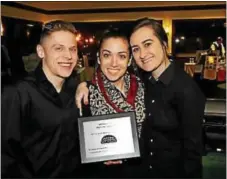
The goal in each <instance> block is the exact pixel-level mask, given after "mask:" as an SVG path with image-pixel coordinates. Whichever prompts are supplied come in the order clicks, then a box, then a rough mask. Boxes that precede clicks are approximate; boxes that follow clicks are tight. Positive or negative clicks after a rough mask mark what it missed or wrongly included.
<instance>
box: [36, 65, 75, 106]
mask: <svg viewBox="0 0 227 179" xmlns="http://www.w3.org/2000/svg"><path fill="white" fill-rule="evenodd" d="M35 78H36V82H37V84H38V86H39V87H40V88H41V89H42V90H44V91H45V93H46V94H47V95H48V96H51V97H52V98H53V99H54V100H57V101H58V100H59V99H58V98H59V95H61V96H62V95H63V96H64V98H66V99H67V100H68V98H69V97H70V98H71V96H73V95H74V94H75V90H76V86H77V81H76V78H75V74H74V73H73V74H72V75H70V77H68V78H66V79H65V82H64V84H63V86H62V90H61V92H60V93H57V91H56V89H55V88H54V86H53V84H52V83H51V82H50V81H49V80H48V79H47V77H46V75H45V73H44V71H43V69H42V63H39V65H38V66H37V68H36V69H35ZM58 103H59V102H58Z"/></svg>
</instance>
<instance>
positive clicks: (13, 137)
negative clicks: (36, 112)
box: [1, 87, 21, 177]
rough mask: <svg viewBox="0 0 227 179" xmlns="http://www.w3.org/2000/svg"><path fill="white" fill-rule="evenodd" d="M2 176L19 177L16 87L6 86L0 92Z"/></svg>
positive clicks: (19, 134)
mask: <svg viewBox="0 0 227 179" xmlns="http://www.w3.org/2000/svg"><path fill="white" fill-rule="evenodd" d="M1 110H2V132H1V135H2V152H1V155H2V156H1V157H2V161H1V162H2V163H1V164H2V165H1V170H2V177H20V176H21V174H20V169H19V166H18V163H19V161H17V158H18V152H17V151H19V150H20V149H19V148H20V141H21V132H20V120H21V119H20V116H21V114H20V99H19V95H18V93H17V90H16V88H13V87H7V88H5V89H4V92H3V93H2V107H1Z"/></svg>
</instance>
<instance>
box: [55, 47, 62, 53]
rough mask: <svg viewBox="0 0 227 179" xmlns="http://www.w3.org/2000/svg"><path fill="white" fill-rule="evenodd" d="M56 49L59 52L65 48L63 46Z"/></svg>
mask: <svg viewBox="0 0 227 179" xmlns="http://www.w3.org/2000/svg"><path fill="white" fill-rule="evenodd" d="M55 50H56V51H58V52H61V51H62V50H63V48H62V47H56V48H55Z"/></svg>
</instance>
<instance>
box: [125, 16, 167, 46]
mask: <svg viewBox="0 0 227 179" xmlns="http://www.w3.org/2000/svg"><path fill="white" fill-rule="evenodd" d="M145 26H149V27H151V28H152V29H153V30H154V33H155V36H156V37H157V38H158V39H159V41H160V42H161V44H162V45H165V46H166V47H167V45H168V37H167V34H166V32H165V30H164V28H163V27H162V24H160V23H159V22H158V21H156V20H154V19H149V18H147V17H145V18H142V19H138V20H137V21H135V22H134V24H133V27H132V31H131V33H130V34H131V35H132V34H133V33H134V32H135V31H136V30H138V29H140V28H141V27H145Z"/></svg>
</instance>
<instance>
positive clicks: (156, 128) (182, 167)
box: [130, 18, 205, 178]
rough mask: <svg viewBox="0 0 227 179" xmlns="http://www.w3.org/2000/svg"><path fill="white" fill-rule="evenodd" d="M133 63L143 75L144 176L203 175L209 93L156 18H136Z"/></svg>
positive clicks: (133, 33)
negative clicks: (174, 52)
mask: <svg viewBox="0 0 227 179" xmlns="http://www.w3.org/2000/svg"><path fill="white" fill-rule="evenodd" d="M130 45H131V50H132V54H133V57H134V59H135V63H136V64H137V66H138V67H139V69H141V70H142V71H143V72H144V73H143V82H144V84H145V99H146V100H145V106H146V115H147V117H146V120H145V122H144V124H143V131H142V135H141V138H143V140H144V159H143V160H144V162H145V163H146V167H145V168H146V172H145V173H146V174H145V175H146V176H148V177H162V178H170V177H171V178H178V177H180V178H188V177H189V178H200V177H202V148H203V145H202V119H203V114H204V107H205V97H204V95H203V94H202V92H201V90H200V89H199V87H198V86H197V84H196V82H194V81H193V79H192V78H191V77H190V76H188V75H187V74H186V73H185V72H184V70H183V69H181V68H179V67H178V66H177V65H176V64H175V63H174V62H173V61H172V60H171V59H170V58H169V56H168V53H167V46H168V38H167V35H166V32H165V30H164V28H163V27H162V25H161V24H160V23H158V22H157V21H156V20H153V19H149V18H143V19H139V20H138V21H136V22H135V24H134V26H133V28H132V32H131V35H130Z"/></svg>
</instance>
